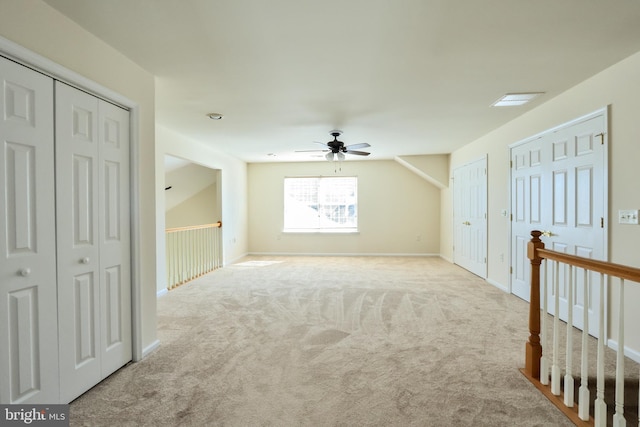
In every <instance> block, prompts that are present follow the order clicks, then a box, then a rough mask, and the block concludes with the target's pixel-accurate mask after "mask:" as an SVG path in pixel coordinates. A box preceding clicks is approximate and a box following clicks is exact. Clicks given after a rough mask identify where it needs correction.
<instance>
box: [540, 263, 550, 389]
mask: <svg viewBox="0 0 640 427" xmlns="http://www.w3.org/2000/svg"><path fill="white" fill-rule="evenodd" d="M542 277H543V278H544V280H543V281H542V308H541V313H540V343H541V345H542V357H541V358H540V383H542V384H544V385H549V345H548V344H549V343H548V342H547V341H548V340H549V339H548V337H547V313H548V310H547V306H548V302H547V298H548V297H549V296H548V288H547V284H548V283H547V282H548V280H547V260H546V259H543V260H542Z"/></svg>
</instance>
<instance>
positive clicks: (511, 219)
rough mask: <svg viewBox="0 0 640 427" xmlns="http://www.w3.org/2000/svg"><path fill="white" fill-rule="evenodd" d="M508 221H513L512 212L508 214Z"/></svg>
mask: <svg viewBox="0 0 640 427" xmlns="http://www.w3.org/2000/svg"><path fill="white" fill-rule="evenodd" d="M509 221H513V214H512V213H510V214H509Z"/></svg>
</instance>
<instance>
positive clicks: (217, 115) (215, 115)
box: [207, 113, 224, 120]
mask: <svg viewBox="0 0 640 427" xmlns="http://www.w3.org/2000/svg"><path fill="white" fill-rule="evenodd" d="M207 117H209V118H210V119H211V120H222V118H223V117H224V116H223V115H222V114H220V113H209V114H207Z"/></svg>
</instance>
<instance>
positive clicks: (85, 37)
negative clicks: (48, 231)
mask: <svg viewBox="0 0 640 427" xmlns="http://www.w3.org/2000/svg"><path fill="white" fill-rule="evenodd" d="M0 36H2V37H4V38H6V39H8V40H10V41H12V42H14V43H17V44H18V45H21V46H22V47H24V48H26V49H29V50H30V51H32V52H35V53H36V54H39V55H42V56H43V57H45V58H48V59H50V60H51V61H53V62H55V63H56V64H58V65H61V66H63V67H65V68H67V69H69V70H71V71H73V72H75V73H78V74H79V75H81V76H83V77H85V78H87V79H90V80H92V81H94V82H96V83H98V84H99V85H102V86H104V87H106V88H107V89H109V90H111V91H113V92H115V93H118V94H120V95H122V96H124V97H126V98H128V99H129V100H131V101H133V102H134V103H136V104H137V105H138V106H139V109H138V113H139V123H138V126H137V128H136V129H134V132H136V133H137V135H136V137H137V138H134V139H137V141H138V150H137V151H138V152H139V153H141V154H143V155H144V157H145V158H153V156H154V152H155V148H154V121H155V117H154V108H155V107H154V102H155V101H154V96H155V87H154V78H153V76H152V75H151V74H149V73H147V72H146V71H145V70H143V69H142V68H140V67H139V66H138V65H136V64H135V63H134V62H132V61H131V60H129V59H128V58H126V57H125V56H124V55H122V54H121V53H119V52H117V51H116V50H114V49H113V48H111V47H110V46H109V45H107V44H105V43H103V42H102V41H100V40H99V39H97V38H96V37H94V36H93V35H91V34H90V33H88V32H87V31H85V30H84V29H82V28H81V27H79V26H78V25H76V24H75V23H74V22H73V21H71V20H69V19H67V18H66V17H64V16H63V15H61V14H60V13H58V12H57V11H55V10H53V9H52V8H51V7H49V6H48V5H46V4H45V3H43V2H41V1H39V0H20V1H6V0H3V1H2V4H1V9H0ZM133 167H134V168H137V169H135V170H137V176H136V181H137V183H138V184H137V188H134V189H133V191H134V193H136V192H137V193H138V194H139V203H138V205H137V206H133V209H134V211H136V212H138V214H139V216H140V218H141V219H142V221H141V222H140V229H139V231H138V237H139V239H140V241H143V242H145V244H144V245H141V246H140V248H139V251H140V252H139V254H140V263H139V266H140V269H139V272H138V273H139V279H140V284H141V295H140V299H141V312H142V313H141V315H142V319H141V321H142V322H141V344H142V349H143V350H144V349H149V348H152V347H153V346H154V345H155V343H156V291H155V289H156V270H155V259H156V255H155V248H156V232H155V228H156V224H155V218H156V216H155V211H154V210H155V204H156V200H155V198H156V192H155V191H154V188H155V176H154V167H155V165H154V163H153V162H146V163H145V162H140V163H139V164H137V165H134V166H133Z"/></svg>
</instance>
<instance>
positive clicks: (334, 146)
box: [297, 130, 371, 161]
mask: <svg viewBox="0 0 640 427" xmlns="http://www.w3.org/2000/svg"><path fill="white" fill-rule="evenodd" d="M329 135H331V136H333V141H329V142H327V143H324V142H318V141H314V142H315V143H316V144H321V145H324V146H325V147H326V148H325V149H324V150H303V151H297V153H301V152H309V151H322V152H327V154H326V155H325V158H326V159H327V160H329V161H331V160H336V158H337V159H338V160H343V159H344V153H347V154H355V155H356V156H368V155H369V154H371V153H367V152H366V151H357V150H355V149H356V148H366V147H371V146H370V145H369V144H367V143H366V142H363V143H361V144H351V145H344V142H342V141H338V137H339V136H340V135H342V131H341V130H332V131H331V132H329Z"/></svg>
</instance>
